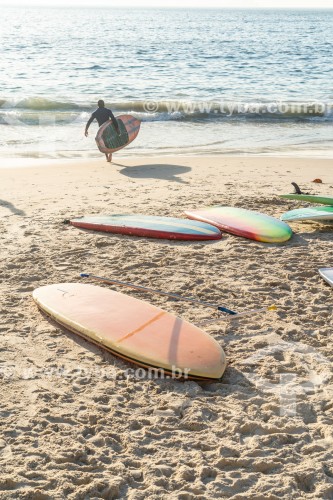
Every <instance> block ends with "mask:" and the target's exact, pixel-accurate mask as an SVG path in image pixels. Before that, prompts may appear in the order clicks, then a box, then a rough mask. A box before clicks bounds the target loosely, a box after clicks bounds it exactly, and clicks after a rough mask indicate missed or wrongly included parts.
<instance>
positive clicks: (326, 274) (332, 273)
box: [318, 267, 333, 286]
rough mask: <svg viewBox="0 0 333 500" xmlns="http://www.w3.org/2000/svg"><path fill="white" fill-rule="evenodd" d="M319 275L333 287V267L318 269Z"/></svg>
mask: <svg viewBox="0 0 333 500" xmlns="http://www.w3.org/2000/svg"><path fill="white" fill-rule="evenodd" d="M318 271H319V274H320V276H321V277H322V278H324V280H325V281H326V282H327V283H328V284H329V285H331V286H333V267H322V268H321V269H318Z"/></svg>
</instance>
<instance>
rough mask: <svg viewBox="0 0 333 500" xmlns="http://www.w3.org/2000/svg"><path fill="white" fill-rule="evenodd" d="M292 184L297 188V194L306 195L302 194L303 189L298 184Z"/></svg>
mask: <svg viewBox="0 0 333 500" xmlns="http://www.w3.org/2000/svg"><path fill="white" fill-rule="evenodd" d="M291 184H292V185H293V186H294V188H295V194H304V193H302V191H301V188H300V187H299V185H298V184H296V182H292V183H291Z"/></svg>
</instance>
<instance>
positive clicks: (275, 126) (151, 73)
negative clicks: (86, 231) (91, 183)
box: [0, 8, 333, 158]
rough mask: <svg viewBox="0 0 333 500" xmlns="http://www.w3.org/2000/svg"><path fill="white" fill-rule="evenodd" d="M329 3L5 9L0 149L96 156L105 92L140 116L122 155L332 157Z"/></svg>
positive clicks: (332, 13) (332, 21)
mask: <svg viewBox="0 0 333 500" xmlns="http://www.w3.org/2000/svg"><path fill="white" fill-rule="evenodd" d="M332 26H333V10H326V11H324V10H318V11H315V10H307V11H300V10H253V11H246V10H244V11H243V10H196V9H194V10H189V9H181V10H175V9H173V10H172V9H170V10H169V9H167V10H158V9H156V10H155V9H153V10H145V9H137V10H135V9H131V10H121V9H116V10H115V9H112V8H110V9H70V8H69V9H56V8H54V9H49V8H42V9H41V8H30V9H25V8H2V11H1V17H0V53H1V57H0V79H1V86H0V131H1V134H0V157H4V156H23V157H64V158H78V157H96V156H99V155H100V153H99V151H98V150H97V148H96V145H95V141H94V136H95V134H96V132H97V128H98V126H97V124H96V123H94V124H92V125H91V127H90V134H89V137H88V138H85V137H84V127H85V123H86V121H87V120H88V118H89V116H90V114H91V112H92V111H94V109H95V108H96V102H97V100H98V99H101V98H102V99H104V100H105V102H106V104H107V105H108V106H110V107H111V108H112V109H113V110H114V112H115V114H121V113H131V114H133V115H135V116H137V117H138V118H140V119H141V120H142V121H143V124H142V127H141V131H140V134H139V136H138V138H137V139H136V140H135V141H134V142H133V143H132V144H131V145H130V146H129V147H128V148H126V149H124V150H123V151H121V152H119V153H117V154H118V155H130V156H132V155H171V154H228V155H233V154H254V155H261V154H265V155H272V154H273V155H274V154H278V155H298V156H301V155H312V156H328V157H333V142H332V141H333V133H332V126H333V85H332V81H333V59H332V52H333V30H332Z"/></svg>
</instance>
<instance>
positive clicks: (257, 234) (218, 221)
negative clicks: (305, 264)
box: [185, 206, 293, 243]
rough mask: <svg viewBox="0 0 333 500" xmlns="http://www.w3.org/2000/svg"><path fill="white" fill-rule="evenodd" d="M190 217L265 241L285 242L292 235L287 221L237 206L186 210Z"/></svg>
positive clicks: (229, 231)
mask: <svg viewBox="0 0 333 500" xmlns="http://www.w3.org/2000/svg"><path fill="white" fill-rule="evenodd" d="M185 214H186V215H187V217H189V218H190V219H195V220H199V221H202V222H207V223H208V224H212V225H214V226H216V227H218V228H219V229H221V230H222V231H226V232H228V233H231V234H235V235H237V236H243V237H244V238H249V239H251V240H256V241H261V242H265V243H284V242H285V241H288V240H289V239H290V238H291V236H292V234H293V233H292V230H291V228H290V227H289V226H288V224H286V223H285V222H282V221H280V220H278V219H275V218H274V217H271V216H269V215H265V214H261V213H260V212H253V211H251V210H245V209H243V208H235V207H222V206H218V207H211V208H204V209H202V210H191V211H186V212H185Z"/></svg>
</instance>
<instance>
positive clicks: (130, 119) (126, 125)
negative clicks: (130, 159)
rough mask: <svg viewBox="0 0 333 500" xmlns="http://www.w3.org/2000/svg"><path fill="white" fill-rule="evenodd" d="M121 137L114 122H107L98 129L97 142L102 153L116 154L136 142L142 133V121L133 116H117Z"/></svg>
mask: <svg viewBox="0 0 333 500" xmlns="http://www.w3.org/2000/svg"><path fill="white" fill-rule="evenodd" d="M117 121H118V124H119V129H120V136H119V135H118V134H117V132H116V129H115V128H114V126H113V123H112V121H107V122H105V123H103V125H102V126H101V127H100V128H99V129H98V132H97V135H96V137H95V141H96V144H97V147H98V149H99V150H100V151H101V152H102V153H114V152H115V151H119V149H122V148H124V147H126V146H128V144H130V143H131V142H133V141H134V139H135V138H136V136H137V135H138V133H139V131H140V126H141V121H140V120H138V119H137V118H135V117H134V116H132V115H120V116H117Z"/></svg>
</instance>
